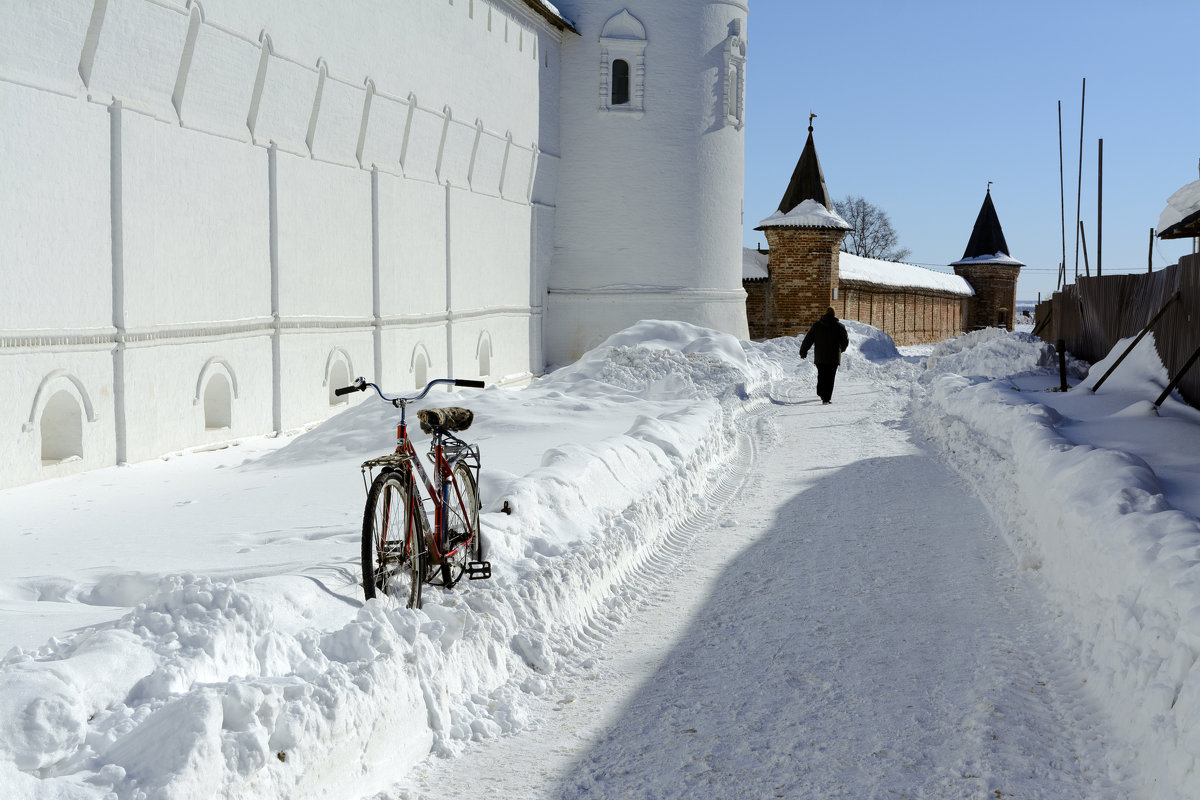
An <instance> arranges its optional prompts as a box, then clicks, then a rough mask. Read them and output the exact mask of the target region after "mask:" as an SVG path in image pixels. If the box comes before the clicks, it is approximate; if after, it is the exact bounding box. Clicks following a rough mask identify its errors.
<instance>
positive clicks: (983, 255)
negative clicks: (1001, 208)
mask: <svg viewBox="0 0 1200 800" xmlns="http://www.w3.org/2000/svg"><path fill="white" fill-rule="evenodd" d="M972 264H1002V265H1004V266H1009V267H1023V266H1025V263H1024V262H1022V261H1017V260H1016V259H1015V258H1013V257H1012V256H1010V255H1009V254H1008V242H1006V241H1004V230H1003V229H1002V228H1001V227H1000V217H999V216H997V215H996V206H995V205H993V204H992V190H991V187H990V186H989V187H988V191H987V194H986V195H984V198H983V206H982V207H981V208H980V209H979V216H978V217H976V218H975V227H974V229H972V231H971V238H970V240H969V241H968V242H967V249H966V250H965V251H964V252H963V257H962V258H960V259H959V260H958V261H955V262H953V263H952V264H950V266H952V267H959V266H969V265H972Z"/></svg>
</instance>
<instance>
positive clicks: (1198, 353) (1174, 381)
mask: <svg viewBox="0 0 1200 800" xmlns="http://www.w3.org/2000/svg"><path fill="white" fill-rule="evenodd" d="M1196 359H1200V347H1198V348H1196V352H1194V353H1192V357H1191V358H1189V359H1188V360H1187V362H1186V363H1184V365H1183V367H1182V368H1181V369H1180V370H1179V374H1178V375H1176V376H1175V377H1174V378H1172V379H1171V382H1170V383H1168V384H1167V388H1165V389H1163V393H1162V394H1160V395H1159V396H1158V399H1157V400H1155V401H1154V407H1155V408H1158V407H1159V406H1161V405H1162V404H1163V403H1165V402H1166V401H1167V397H1168V396H1169V395H1170V394H1171V391H1172V390H1173V389H1174V388H1175V387H1176V386H1178V385H1179V382H1180V381H1181V380H1183V376H1184V375H1186V374H1187V372H1188V370H1189V369H1191V368H1192V365H1193V364H1195V363H1196Z"/></svg>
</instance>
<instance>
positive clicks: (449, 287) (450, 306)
mask: <svg viewBox="0 0 1200 800" xmlns="http://www.w3.org/2000/svg"><path fill="white" fill-rule="evenodd" d="M447 119H449V115H447ZM444 138H445V137H444V136H443V139H444ZM439 160H440V157H439ZM450 191H451V187H450V182H449V181H447V182H446V377H447V378H453V377H454V269H453V265H454V260H453V258H452V253H451V247H450V239H451V236H450V234H451V219H450Z"/></svg>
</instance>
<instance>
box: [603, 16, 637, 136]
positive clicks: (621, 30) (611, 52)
mask: <svg viewBox="0 0 1200 800" xmlns="http://www.w3.org/2000/svg"><path fill="white" fill-rule="evenodd" d="M646 43H647V39H646V27H645V26H644V25H642V23H641V22H640V21H639V20H638V19H637V17H635V16H633V14H630V13H629V9H624V10H622V11H620V12H618V13H617V14H614V15H613V16H612V17H610V18H609V20H608V22H606V23H604V28H603V29H602V30H601V31H600V110H601V111H611V112H613V113H616V114H631V115H635V116H641V115H642V114H643V113H645V110H646V105H645V100H646ZM614 61H625V62H627V63H628V64H629V102H628V103H621V104H620V105H613V103H612V88H613V87H612V65H613V62H614Z"/></svg>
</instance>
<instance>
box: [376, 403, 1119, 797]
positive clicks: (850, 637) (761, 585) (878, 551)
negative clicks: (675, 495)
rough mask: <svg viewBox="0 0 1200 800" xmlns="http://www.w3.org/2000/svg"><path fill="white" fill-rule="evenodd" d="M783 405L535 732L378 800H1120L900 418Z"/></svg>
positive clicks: (1028, 624) (1066, 698)
mask: <svg viewBox="0 0 1200 800" xmlns="http://www.w3.org/2000/svg"><path fill="white" fill-rule="evenodd" d="M803 392H805V388H804V387H803V386H800V387H796V386H780V387H774V388H773V390H772V392H771V393H770V399H771V401H772V403H773V405H770V406H767V408H769V409H771V411H772V412H774V413H768V414H766V415H763V414H754V415H750V416H747V417H746V418H745V419H746V422H745V425H746V426H747V427H745V428H743V431H742V434H741V436H740V440H739V453H741V452H743V448H745V449H746V450H748V451H749V455H747V456H745V459H746V461H745V465H744V469H741V468H739V469H735V470H733V471H731V472H728V473H726V474H725V475H724V476H723V477H722V478H721V480H720V481H718V485H717V487H716V488H714V490H713V494H712V495H711V498H710V503H706V504H705V505H706V506H708V507H709V508H712V509H713V510H712V511H711V512H709V513H701V514H699V515H695V516H693V517H691V518H690V519H689V520H688V521H686V522H684V523H683V524H681V525H679V526H677V527H676V528H675V529H673V530H672V531H670V532H669V533H668V534H666V536H665V538H664V539H663V540H662V543H661V544H660V545H658V546H657V547H656V549H655V550H654V551H653V552H652V553H651V554H650V555H648V556H647V557H646V558H645V559H644V560H642V561H641V562H640V563H639V564H638V565H637V566H636V567H635V568H633V569H632V570H630V571H629V572H628V576H627V578H626V580H624V581H623V583H622V585H621V586H618V587H614V588H613V590H612V593H611V594H610V595H609V598H608V600H607V601H606V604H605V608H604V609H603V610H598V611H597V612H596V613H594V614H592V615H591V616H590V618H589V621H588V622H587V624H586V625H585V626H584V628H585V629H586V633H587V635H586V636H584V635H580V636H578V637H576V639H575V644H576V646H577V647H578V650H579V651H578V653H576V654H574V655H573V656H572V657H571V658H570V659H564V663H563V665H562V666H563V669H561V670H560V672H559V674H557V675H556V676H554V678H553V680H552V682H551V683H550V685H549V686H548V689H547V693H546V695H545V697H544V698H543V701H542V703H541V705H540V707H539V708H537V709H536V711H535V712H534V716H535V717H536V718H537V722H536V723H534V724H532V725H530V726H528V728H527V729H526V731H524V732H522V733H520V734H518V735H516V736H514V737H510V738H507V739H504V740H500V741H494V742H490V743H484V744H482V745H472V746H471V747H470V748H469V749H468V750H467V751H466V752H465V753H464V754H463V755H461V756H459V757H458V758H456V759H451V760H443V761H428V762H426V763H425V764H424V765H423V766H422V767H420V768H418V769H417V770H415V771H414V773H412V774H411V775H410V776H409V779H407V780H406V781H405V782H404V783H403V784H400V785H398V786H397V787H396V788H395V790H394V791H392V792H389V793H388V794H387V795H386V796H387V797H395V798H416V797H425V796H435V795H437V794H438V793H439V791H440V790H441V789H442V788H444V787H445V786H447V785H451V784H455V783H457V784H458V785H459V786H460V787H461V788H463V789H467V790H469V791H470V792H471V793H473V794H478V795H480V796H484V797H497V798H517V797H520V798H539V797H544V798H559V797H575V796H579V797H583V796H587V797H638V796H645V797H725V796H730V797H732V796H747V797H749V796H755V797H757V796H766V797H772V796H774V797H795V798H810V797H821V798H826V797H829V798H832V797H847V798H851V797H853V798H856V799H857V798H868V797H869V798H873V797H929V798H939V800H940V799H941V798H964V799H965V798H981V797H996V798H1002V797H1009V796H1011V797H1055V798H1056V800H1070V799H1072V798H1079V799H1080V800H1082V798H1089V800H1090V799H1091V798H1097V799H1099V800H1109V799H1111V800H1117V799H1118V798H1123V797H1125V796H1127V794H1126V792H1125V791H1124V789H1123V776H1122V774H1121V772H1120V770H1114V769H1112V768H1111V767H1110V766H1109V763H1108V760H1107V758H1106V755H1107V753H1108V748H1107V745H1106V744H1105V736H1106V731H1107V729H1106V724H1105V723H1106V720H1105V719H1104V718H1103V715H1102V714H1100V713H1099V712H1098V711H1097V709H1096V707H1095V705H1094V704H1093V702H1092V700H1091V699H1090V698H1089V697H1088V696H1087V694H1086V692H1085V691H1084V690H1083V689H1082V686H1081V684H1082V678H1081V677H1080V676H1079V674H1078V672H1077V671H1075V670H1074V669H1073V668H1072V667H1071V666H1070V665H1069V662H1068V660H1067V659H1066V658H1065V657H1063V656H1062V655H1061V653H1060V648H1061V643H1060V642H1059V641H1057V640H1056V637H1055V634H1056V633H1057V629H1056V628H1055V627H1054V620H1053V619H1052V615H1051V614H1050V613H1049V612H1048V611H1047V610H1046V609H1045V608H1044V607H1042V606H1041V605H1039V603H1040V597H1039V596H1038V595H1037V592H1036V591H1035V590H1034V587H1033V585H1032V584H1031V583H1030V581H1028V579H1027V578H1026V576H1023V575H1021V574H1019V573H1017V572H1016V571H1015V568H1014V567H1015V565H1013V563H1012V562H1013V560H1014V559H1013V558H1012V557H1011V554H1010V553H1009V552H1008V551H1007V549H1006V548H1004V547H1003V545H1002V544H1001V542H1000V540H999V536H998V534H996V533H995V530H994V525H993V524H992V523H991V522H990V520H989V518H988V517H987V515H986V512H985V511H984V510H983V509H982V508H981V507H978V503H977V502H976V501H974V499H973V498H970V495H969V493H968V492H967V491H966V490H965V488H964V487H963V486H962V485H961V483H960V482H958V481H956V480H954V479H953V477H952V475H951V474H950V473H949V472H948V471H947V470H945V468H944V467H942V466H941V465H940V463H939V462H935V461H933V460H932V459H930V457H929V455H928V454H927V453H923V452H921V451H918V450H917V449H916V448H915V447H913V446H912V445H911V444H909V443H907V442H906V441H905V438H906V436H907V432H906V430H905V428H904V425H903V423H902V422H901V421H900V419H901V417H902V416H903V413H904V410H905V401H904V400H903V397H902V396H901V395H899V394H898V393H896V392H894V391H891V390H881V389H880V388H879V387H876V386H873V385H868V384H866V383H865V382H856V381H854V380H847V381H844V382H842V384H841V385H840V386H839V390H838V391H837V392H835V397H834V406H833V407H831V408H825V409H822V407H821V406H819V405H817V404H816V403H815V402H812V401H810V403H809V404H805V403H804V402H803V401H802V400H800V399H799V398H800V397H801V396H802V395H801V393H803ZM781 401H782V402H781ZM784 403H786V404H787V405H788V406H791V407H790V408H787V407H784V405H783V404H784ZM789 417H790V418H791V419H789ZM797 431H800V432H802V433H801V434H800V435H798V434H797ZM760 438H761V439H765V440H774V441H773V442H772V443H771V445H769V446H766V447H764V448H763V450H762V451H761V452H760V451H759V450H758V449H757V448H758V442H757V440H758V439H760ZM768 450H769V451H770V454H769V456H768V455H767V451H768ZM873 477H874V479H882V480H884V481H886V483H885V484H882V485H876V484H872V483H870V481H871V480H872V478H873ZM931 480H933V481H934V482H935V483H937V484H938V485H934V486H930V485H929V484H930V481H931ZM789 492H794V493H795V496H794V497H792V496H789ZM968 498H970V499H968ZM718 500H719V502H717V501H718ZM930 504H933V505H934V506H935V507H937V506H939V505H941V506H947V507H948V508H949V509H950V510H946V508H942V509H941V510H940V511H938V510H937V509H936V508H934V509H931V508H929V507H928V506H929V505H930ZM864 508H865V509H867V510H866V511H864V510H862V509H864ZM856 509H858V510H856ZM847 520H849V523H850V524H849V526H847V524H846V523H847ZM1013 598H1020V601H1019V602H1018V601H1017V600H1014V599H1013ZM722 669H728V670H730V672H729V673H728V674H723V675H722V674H714V673H720V672H721V670H722Z"/></svg>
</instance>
